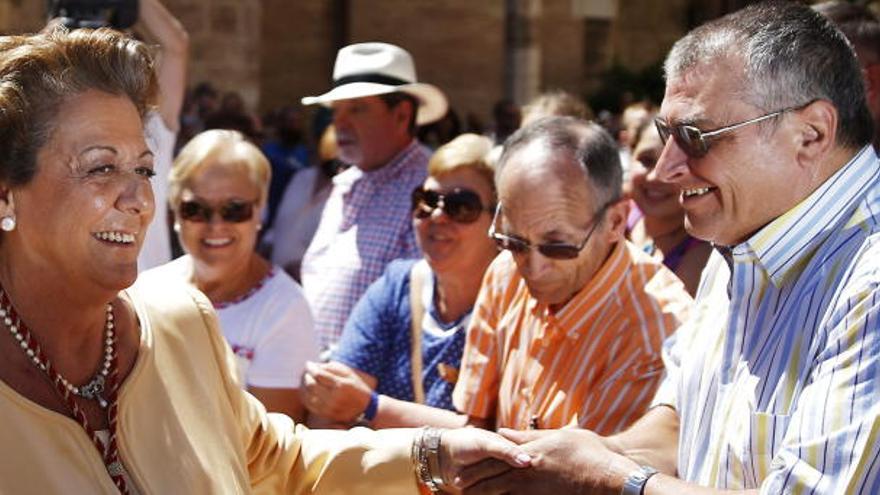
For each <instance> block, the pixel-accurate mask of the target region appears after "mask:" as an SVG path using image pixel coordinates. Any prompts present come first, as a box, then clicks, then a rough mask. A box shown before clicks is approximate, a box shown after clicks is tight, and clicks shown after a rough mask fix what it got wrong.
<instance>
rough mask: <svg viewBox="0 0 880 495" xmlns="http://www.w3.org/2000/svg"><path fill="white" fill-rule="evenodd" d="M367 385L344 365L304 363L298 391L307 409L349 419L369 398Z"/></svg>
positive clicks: (333, 417) (354, 417)
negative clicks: (304, 369) (304, 366)
mask: <svg viewBox="0 0 880 495" xmlns="http://www.w3.org/2000/svg"><path fill="white" fill-rule="evenodd" d="M372 391H373V387H371V386H370V385H369V384H368V383H367V382H366V381H365V380H364V379H363V378H362V377H361V376H360V375H358V374H357V373H356V372H355V371H354V370H352V369H351V368H349V367H348V366H346V365H344V364H342V363H339V362H335V361H331V362H329V363H323V364H320V363H311V362H307V363H306V371H305V373H304V374H303V378H302V385H301V387H300V393H302V395H303V402H304V404H305V406H306V408H308V410H309V411H310V412H311V413H313V414H317V415H318V416H322V417H324V418H327V419H330V420H333V421H338V422H344V423H349V424H350V423H352V422H354V420H355V419H356V418H357V417H358V416H359V415H360V414H361V413H362V412H364V409H366V408H367V404H368V403H369V402H370V393H371V392H372Z"/></svg>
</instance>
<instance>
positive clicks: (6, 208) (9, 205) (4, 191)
mask: <svg viewBox="0 0 880 495" xmlns="http://www.w3.org/2000/svg"><path fill="white" fill-rule="evenodd" d="M10 215H11V216H15V200H14V199H13V197H12V189H9V188H8V187H4V186H0V217H5V216H10Z"/></svg>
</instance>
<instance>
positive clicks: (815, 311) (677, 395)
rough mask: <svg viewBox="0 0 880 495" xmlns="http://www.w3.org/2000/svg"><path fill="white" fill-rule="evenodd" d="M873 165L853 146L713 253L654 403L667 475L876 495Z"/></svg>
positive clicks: (879, 330) (879, 258) (877, 308)
mask: <svg viewBox="0 0 880 495" xmlns="http://www.w3.org/2000/svg"><path fill="white" fill-rule="evenodd" d="M878 179H880V163H878V160H877V157H876V155H875V154H874V150H873V149H872V148H871V147H865V148H864V149H862V150H861V151H860V152H859V153H858V154H857V155H856V156H855V157H854V158H853V159H852V160H851V161H850V162H849V163H848V164H847V165H846V166H844V167H843V168H842V169H841V170H839V171H838V172H837V173H835V174H834V175H833V176H832V177H831V178H829V179H828V180H827V181H826V182H825V183H824V184H823V185H821V186H820V187H819V188H818V189H817V190H816V191H814V192H813V193H812V194H811V195H810V196H809V197H808V198H806V199H805V200H803V201H802V202H801V203H800V204H798V205H797V206H795V207H794V208H793V209H792V210H790V211H788V212H786V213H785V214H783V215H782V216H780V217H778V218H777V219H775V220H774V221H772V222H771V223H770V224H768V225H766V226H765V227H763V228H762V229H761V230H760V231H758V232H757V233H756V234H754V235H753V236H752V237H751V238H750V239H749V240H748V241H746V242H744V243H742V244H739V245H736V246H734V247H732V248H730V249H719V250H718V251H717V252H715V253H713V255H712V258H710V261H709V265H708V267H707V268H706V270H705V271H704V274H703V279H702V281H701V284H700V288H699V291H698V293H697V306H696V308H695V311H694V313H695V316H694V318H693V319H692V320H690V321H689V322H688V323H687V324H686V325H685V326H683V327H682V328H681V329H680V330H679V332H678V333H677V334H676V336H675V338H674V339H670V340H669V342H667V346H666V348H665V349H664V360H665V361H666V365H667V372H668V376H667V379H666V380H665V381H664V383H663V385H662V386H661V388H660V390H659V391H658V393H657V396H656V398H655V403H657V404H667V405H670V406H672V407H674V408H675V409H676V410H677V411H678V415H679V418H680V425H681V426H680V433H679V445H678V471H679V476H680V477H682V478H683V479H686V480H688V481H692V482H695V483H698V484H700V485H704V486H711V487H716V488H723V489H753V488H760V491H761V493H768V494H769V493H772V494H777V493H798V494H800V493H823V494H832V493H835V494H836V493H856V494H859V493H863V494H875V493H880V477H878V474H880V462H878V461H880V459H878V454H880V438H878V434H880V421H878V412H880V291H878V284H880V235H878V220H880V182H878Z"/></svg>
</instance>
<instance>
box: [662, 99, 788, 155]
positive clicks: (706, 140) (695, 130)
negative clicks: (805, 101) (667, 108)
mask: <svg viewBox="0 0 880 495" xmlns="http://www.w3.org/2000/svg"><path fill="white" fill-rule="evenodd" d="M801 107H802V106H798V107H788V108H783V109H782V110H777V111H775V112H770V113H768V114H764V115H761V116H760V117H755V118H753V119H749V120H744V121H742V122H737V123H735V124H731V125H728V126H724V127H719V128H718V129H712V130H711V131H703V130H701V129H700V128H699V127H696V126H693V125H690V124H675V125H670V124H669V123H668V122H666V121H664V120H663V119H661V118H659V117H657V118H655V119H654V125H655V126H656V127H657V133H658V134H660V139H661V140H662V141H663V144H666V141H668V140H669V137H670V136H672V138H673V139H675V143H676V144H677V145H678V146H679V147H680V148H681V150H682V151H684V152H685V154H686V155H687V156H689V157H691V158H702V157H704V156H706V153H708V152H709V146H710V145H711V144H712V141H713V140H715V139H717V138H718V136H720V135H722V134H724V133H726V132H730V131H733V130H736V129H739V128H740V127H745V126H747V125H752V124H757V123H758V122H763V121H765V120H767V119H772V118H773V117H776V116H779V115H782V114H783V113H785V112H788V111H791V110H795V109H797V108H801Z"/></svg>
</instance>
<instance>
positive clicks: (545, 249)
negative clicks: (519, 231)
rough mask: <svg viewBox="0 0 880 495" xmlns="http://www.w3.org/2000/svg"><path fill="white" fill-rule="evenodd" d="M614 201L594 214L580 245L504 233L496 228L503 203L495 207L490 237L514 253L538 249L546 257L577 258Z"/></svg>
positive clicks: (558, 258)
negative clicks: (542, 241)
mask: <svg viewBox="0 0 880 495" xmlns="http://www.w3.org/2000/svg"><path fill="white" fill-rule="evenodd" d="M613 203H614V201H613V200H612V201H609V202H607V203H605V204H604V205H603V206H602V207H601V208H599V211H597V212H596V214H595V215H593V218H592V219H591V220H590V223H592V224H593V225H592V227H590V231H589V232H587V236H586V237H584V240H583V242H581V243H580V244H579V245H574V244H569V243H567V242H547V243H543V244H532V243H531V242H529V241H527V240H525V239H520V238H519V237H513V236H509V235H507V234H502V233H500V232H497V231H496V230H495V224H496V223H497V222H498V214H499V212H500V211H501V204H500V203H499V204H498V207H497V208H496V209H495V216H494V217H492V225H491V226H489V237H491V238H492V240H494V241H495V245H497V246H498V249H506V250H508V251H510V252H511V253H513V254H526V253H528V252H529V250H531V249H536V250H537V251H538V252H539V253H541V254H542V255H543V256H544V257H546V258H550V259H553V260H573V259H575V258H577V257H578V256H579V255H580V254H581V251H583V249H584V246H586V245H587V242H589V240H590V237H591V236H592V235H593V231H594V230H596V227H597V226H599V223H600V222H599V219H600V218H601V217H602V214H603V213H605V210H606V209H607V208H608V207H609V206H610V205H611V204H613Z"/></svg>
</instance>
